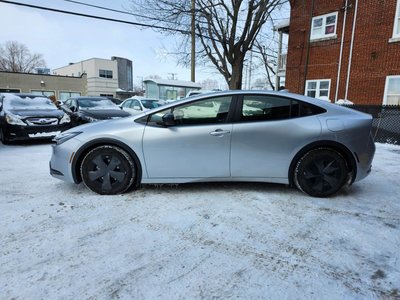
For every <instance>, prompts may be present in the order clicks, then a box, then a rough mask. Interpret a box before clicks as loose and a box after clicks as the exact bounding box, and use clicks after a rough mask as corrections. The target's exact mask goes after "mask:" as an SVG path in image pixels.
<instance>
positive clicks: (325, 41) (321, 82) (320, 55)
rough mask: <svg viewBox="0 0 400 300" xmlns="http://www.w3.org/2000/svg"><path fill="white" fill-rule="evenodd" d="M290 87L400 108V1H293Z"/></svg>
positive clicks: (310, 94) (289, 63)
mask: <svg viewBox="0 0 400 300" xmlns="http://www.w3.org/2000/svg"><path fill="white" fill-rule="evenodd" d="M290 2H291V15H290V27H289V43H288V55H287V66H286V88H287V89H288V90H289V91H291V92H294V93H300V94H306V95H309V96H313V97H320V98H323V97H327V98H329V99H330V100H331V101H337V100H339V99H348V100H350V101H352V102H354V103H357V104H382V103H383V104H400V0H384V1H377V0H329V1H326V0H291V1H290Z"/></svg>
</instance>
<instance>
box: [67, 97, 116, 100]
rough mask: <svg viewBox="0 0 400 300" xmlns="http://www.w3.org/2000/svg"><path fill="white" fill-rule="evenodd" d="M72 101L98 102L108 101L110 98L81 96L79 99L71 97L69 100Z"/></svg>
mask: <svg viewBox="0 0 400 300" xmlns="http://www.w3.org/2000/svg"><path fill="white" fill-rule="evenodd" d="M69 99H73V100H94V101H100V100H110V101H111V99H110V98H107V97H102V96H81V97H73V98H69Z"/></svg>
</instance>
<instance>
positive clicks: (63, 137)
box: [53, 131, 82, 145]
mask: <svg viewBox="0 0 400 300" xmlns="http://www.w3.org/2000/svg"><path fill="white" fill-rule="evenodd" d="M81 133H82V131H77V132H62V133H60V134H57V135H56V136H55V137H54V139H53V141H55V142H56V143H57V145H61V144H62V143H65V142H66V141H68V140H70V139H72V138H73V137H76V136H77V135H78V134H81Z"/></svg>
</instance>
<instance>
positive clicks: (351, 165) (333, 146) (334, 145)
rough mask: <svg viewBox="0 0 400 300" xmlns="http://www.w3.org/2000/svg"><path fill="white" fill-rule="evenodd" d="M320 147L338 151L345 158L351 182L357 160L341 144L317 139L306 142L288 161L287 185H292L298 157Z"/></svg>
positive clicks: (353, 178) (355, 174) (354, 174)
mask: <svg viewBox="0 0 400 300" xmlns="http://www.w3.org/2000/svg"><path fill="white" fill-rule="evenodd" d="M320 147H325V148H330V149H333V150H336V151H337V152H339V153H340V154H341V155H342V156H343V157H344V158H345V160H346V163H347V165H348V166H349V168H350V170H349V171H350V172H351V173H352V178H351V182H350V184H352V183H353V182H354V180H355V178H356V176H357V161H356V157H355V156H354V155H353V153H352V152H351V151H350V150H349V149H348V148H347V147H346V146H345V145H343V144H341V143H338V142H336V141H329V140H326V141H325V140H323V141H317V142H313V143H311V144H308V145H306V146H304V147H303V148H302V149H301V150H300V151H298V152H297V154H296V155H295V156H294V157H293V159H292V162H291V163H290V166H289V172H288V179H289V185H290V186H294V182H293V175H294V170H295V168H296V164H297V162H298V161H299V159H300V158H301V157H302V156H303V155H304V154H306V153H307V152H309V151H310V150H313V149H316V148H320Z"/></svg>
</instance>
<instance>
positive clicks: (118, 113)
mask: <svg viewBox="0 0 400 300" xmlns="http://www.w3.org/2000/svg"><path fill="white" fill-rule="evenodd" d="M61 108H62V109H63V110H64V111H65V113H67V114H68V115H69V116H70V118H71V123H72V126H78V125H81V124H85V123H90V122H95V121H100V120H107V119H115V118H121V117H128V116H129V115H130V114H129V113H127V112H125V111H123V110H121V108H120V107H119V106H118V105H116V104H115V103H113V102H112V101H111V100H110V99H109V98H106V97H77V98H69V99H68V100H66V101H65V102H64V104H63V105H62V106H61Z"/></svg>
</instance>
